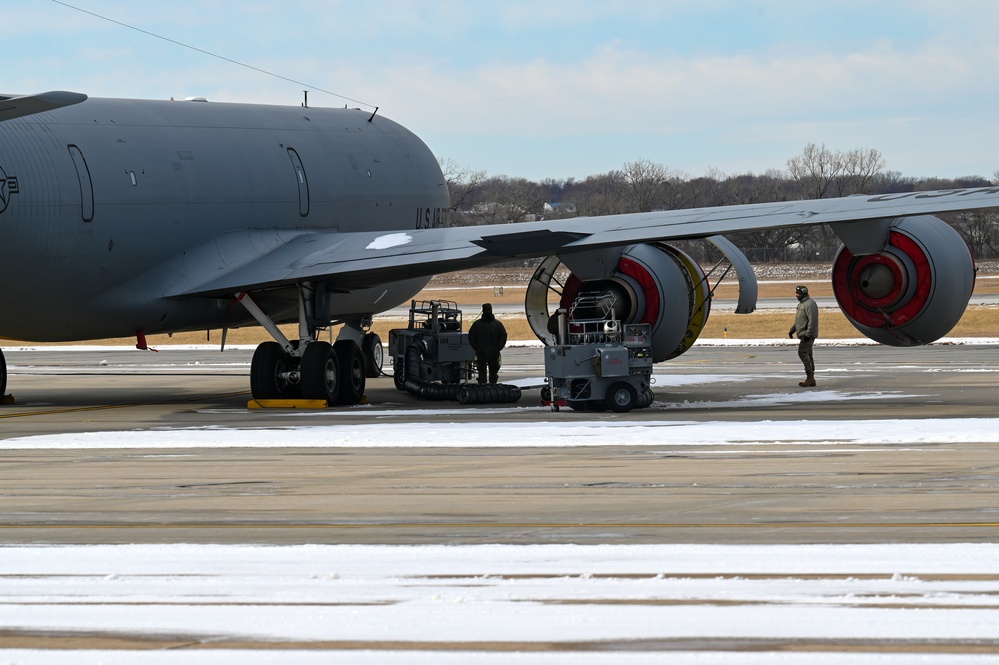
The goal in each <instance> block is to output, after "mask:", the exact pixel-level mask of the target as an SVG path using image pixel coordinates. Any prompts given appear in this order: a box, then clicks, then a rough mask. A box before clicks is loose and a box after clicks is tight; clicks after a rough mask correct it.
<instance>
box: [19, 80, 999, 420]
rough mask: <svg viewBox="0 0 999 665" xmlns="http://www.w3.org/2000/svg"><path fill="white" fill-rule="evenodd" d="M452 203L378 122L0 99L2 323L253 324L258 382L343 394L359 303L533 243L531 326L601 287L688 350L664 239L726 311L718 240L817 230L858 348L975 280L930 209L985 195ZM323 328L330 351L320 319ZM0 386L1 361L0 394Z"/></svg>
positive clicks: (938, 328)
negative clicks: (486, 222)
mask: <svg viewBox="0 0 999 665" xmlns="http://www.w3.org/2000/svg"><path fill="white" fill-rule="evenodd" d="M449 206H450V201H449V195H448V188H447V185H446V183H445V180H444V176H443V175H442V173H441V169H440V166H439V164H438V161H437V159H436V158H435V157H434V155H433V153H432V152H431V151H430V149H429V148H428V147H427V146H426V145H425V144H424V143H423V142H422V141H421V140H420V139H419V138H418V137H417V136H416V135H415V134H413V133H412V132H410V131H409V130H407V129H405V128H404V127H402V126H400V125H399V124H397V123H395V122H393V121H391V120H389V119H387V118H385V117H382V116H380V115H378V114H377V113H374V114H373V113H370V112H368V111H362V110H359V109H346V108H343V109H331V108H308V107H297V106H295V107H280V106H270V105H257V104H229V103H214V102H206V101H204V100H191V101H166V100H164V101H153V100H128V99H96V98H94V99H90V98H88V97H87V96H86V95H84V94H80V93H73V92H61V91H55V92H46V93H42V94H34V95H0V284H2V288H0V338H6V339H17V340H30V341H72V340H85V339H97V338H106V337H121V336H135V337H136V339H137V346H138V347H140V348H143V347H145V346H146V344H145V336H146V335H148V334H153V333H168V332H178V331H186V330H211V329H223V330H226V329H229V328H234V327H240V326H247V325H254V324H260V325H262V326H264V327H265V328H266V329H267V330H268V331H269V332H270V334H271V335H272V337H273V338H274V341H268V342H264V343H262V344H260V346H259V347H258V348H257V349H256V351H255V353H254V355H253V360H252V364H251V370H250V384H251V390H252V393H253V395H254V397H256V398H278V397H283V396H301V397H307V398H316V399H326V400H327V401H328V402H329V403H331V404H353V403H356V402H357V401H358V400H359V399H360V398H361V396H362V394H363V392H364V385H365V378H366V377H367V376H369V375H371V374H373V373H377V370H378V369H379V367H380V363H381V360H380V358H381V353H382V349H381V342H380V340H378V339H377V336H375V335H374V334H373V333H371V332H367V330H368V325H369V323H370V320H371V317H372V316H374V315H375V314H377V313H379V312H383V311H385V310H388V309H390V308H393V307H396V306H398V305H400V304H402V303H406V302H408V301H409V300H410V299H411V298H412V297H413V296H414V295H415V294H417V293H418V292H419V291H420V290H421V289H422V288H423V287H424V286H425V285H426V284H427V283H428V281H429V279H430V278H431V277H432V276H433V275H434V274H437V273H440V272H449V271H454V270H461V269H467V268H474V267H477V266H485V265H489V264H494V263H499V262H503V261H509V260H512V259H519V258H528V257H547V258H545V259H544V260H543V261H542V262H541V265H540V267H539V268H538V270H537V272H536V273H535V274H534V276H533V278H532V279H531V281H530V283H529V285H528V295H527V302H526V309H527V317H528V320H529V321H530V323H531V326H532V328H533V329H534V331H535V332H536V333H537V334H538V336H539V337H540V338H541V339H543V340H545V341H551V340H552V337H551V335H552V333H551V332H550V331H549V319H550V317H551V315H552V313H551V311H549V309H550V307H549V304H548V300H549V293H550V292H551V291H552V290H555V291H556V292H557V293H558V298H561V304H565V303H566V302H570V301H571V298H573V297H574V296H575V295H576V294H578V293H579V292H580V291H581V290H582V289H586V290H587V292H589V291H594V290H597V291H604V292H607V293H612V294H613V295H614V297H615V298H616V301H617V307H618V308H619V316H620V318H621V319H622V320H623V322H625V323H626V322H629V321H634V322H645V323H650V324H651V326H652V329H653V331H654V332H653V355H654V359H655V360H656V361H662V360H666V359H669V358H671V357H674V356H676V355H678V354H679V353H682V352H683V351H684V350H686V349H687V348H689V346H690V345H691V344H693V342H694V340H695V339H696V338H697V335H698V333H699V332H700V330H701V328H702V327H703V325H704V322H705V321H706V318H707V312H708V309H709V306H710V298H711V289H710V288H709V287H708V286H707V280H706V276H705V272H704V270H703V269H702V268H701V267H700V266H699V265H698V264H697V263H696V262H694V261H693V260H692V259H691V258H690V257H689V256H688V255H687V254H685V253H684V252H682V251H680V250H679V249H677V248H676V247H673V246H671V245H669V244H668V243H667V242H666V241H669V240H674V241H675V240H681V239H708V240H710V241H711V242H714V243H715V244H716V245H717V246H718V247H719V248H720V249H721V250H722V251H723V252H724V253H725V254H726V255H727V256H728V258H729V260H730V262H731V265H732V266H734V267H735V268H736V271H737V273H738V279H739V282H740V285H741V287H742V293H741V294H740V305H739V310H740V311H744V312H745V311H751V310H752V309H753V307H754V306H755V298H756V282H755V277H754V276H753V273H752V268H751V266H749V264H748V261H746V260H745V257H744V256H742V254H741V253H740V252H739V251H738V250H737V249H736V248H735V247H734V245H732V244H731V243H730V242H728V241H726V240H725V239H724V238H723V237H722V236H721V235H720V234H723V233H732V232H738V231H747V230H758V229H765V228H775V227H784V226H796V225H809V224H829V225H831V227H832V228H833V230H834V231H835V232H836V233H837V234H838V235H839V237H840V238H841V240H842V241H843V243H844V247H843V248H842V249H841V250H840V253H839V254H838V255H837V257H836V259H835V262H834V265H833V271H832V272H833V274H832V281H833V286H834V290H835V294H836V297H837V300H838V303H839V305H840V306H841V308H842V309H843V310H844V312H845V314H846V316H847V317H848V318H849V319H850V320H851V321H852V322H853V323H854V325H855V326H856V327H857V328H858V329H859V330H860V331H861V332H863V333H864V334H866V335H867V336H869V337H871V338H872V339H874V340H876V341H879V342H882V343H885V344H891V345H915V344H926V343H929V342H932V341H934V340H936V339H938V338H939V337H941V336H942V335H944V334H946V333H947V332H948V331H949V330H950V329H951V328H952V327H953V326H954V325H955V324H956V323H957V321H958V319H959V318H960V317H961V314H962V313H963V311H964V309H965V306H966V305H967V302H968V299H969V298H970V295H971V292H972V288H973V285H974V277H975V265H974V259H973V258H972V256H971V253H970V251H969V249H968V247H967V245H966V244H965V243H964V241H963V240H962V239H961V237H960V236H959V235H958V234H957V232H956V231H954V230H953V229H952V228H951V227H950V226H948V225H947V224H945V223H944V222H942V221H941V220H939V219H938V218H936V217H933V216H931V215H930V213H935V212H943V211H954V210H967V209H974V208H987V207H999V187H993V188H977V189H965V190H947V191H938V192H917V193H904V194H892V195H883V196H852V197H847V198H838V199H822V200H808V201H793V202H780V203H766V204H756V205H741V206H723V207H713V208H699V209H692V210H672V211H662V212H650V213H639V214H627V215H610V216H602V217H580V218H575V219H568V220H559V221H540V222H525V223H520V224H509V225H502V226H487V227H453V226H451V225H450V224H449ZM560 269H561V270H562V272H559V271H560ZM565 270H568V271H569V274H570V276H569V277H568V279H565V280H563V279H562V278H561V277H556V275H557V274H558V275H562V274H564V272H565ZM556 299H557V298H556ZM288 322H291V323H293V322H298V335H297V339H288V338H287V337H286V336H285V335H284V334H283V333H282V331H281V330H280V329H279V328H278V325H279V324H282V323H288ZM334 325H341V326H342V327H341V328H340V332H339V333H338V337H337V339H336V341H335V343H332V344H331V343H330V342H327V341H324V340H322V339H321V332H322V331H325V330H327V329H330V328H331V326H334ZM6 380H7V372H6V366H5V364H4V362H3V355H2V353H0V396H2V395H3V394H4V391H5V389H6Z"/></svg>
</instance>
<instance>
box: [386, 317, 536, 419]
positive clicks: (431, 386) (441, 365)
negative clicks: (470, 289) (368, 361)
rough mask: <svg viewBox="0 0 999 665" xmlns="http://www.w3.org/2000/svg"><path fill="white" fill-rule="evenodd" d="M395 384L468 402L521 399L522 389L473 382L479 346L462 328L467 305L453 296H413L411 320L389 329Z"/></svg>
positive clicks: (420, 393) (439, 397) (426, 395)
mask: <svg viewBox="0 0 999 665" xmlns="http://www.w3.org/2000/svg"><path fill="white" fill-rule="evenodd" d="M389 353H390V354H391V356H392V364H393V366H394V375H395V387H396V388H398V389H399V390H405V391H406V392H409V393H411V394H413V395H416V396H417V397H422V398H423V399H430V400H444V401H458V402H461V403H462V404H484V403H490V402H492V403H495V402H516V401H517V400H519V399H520V397H521V391H520V388H518V387H516V386H507V385H503V384H496V385H491V386H487V385H480V384H477V383H469V381H470V380H471V379H472V376H473V375H474V369H473V363H474V361H475V351H474V349H472V346H471V345H470V344H469V343H468V333H467V332H464V331H463V330H462V321H461V310H460V309H458V305H457V304H456V303H454V302H451V301H449V300H413V301H412V302H411V303H410V308H409V325H408V326H407V327H406V328H397V329H394V330H390V331H389Z"/></svg>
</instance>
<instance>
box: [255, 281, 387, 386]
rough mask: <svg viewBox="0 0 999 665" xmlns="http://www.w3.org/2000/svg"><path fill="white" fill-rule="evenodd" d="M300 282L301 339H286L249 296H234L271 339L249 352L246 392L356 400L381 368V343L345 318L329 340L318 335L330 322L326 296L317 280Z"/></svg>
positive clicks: (359, 324) (358, 323) (354, 322)
mask: <svg viewBox="0 0 999 665" xmlns="http://www.w3.org/2000/svg"><path fill="white" fill-rule="evenodd" d="M319 286H320V288H317V287H316V286H315V285H300V286H299V339H297V340H289V339H288V338H287V337H285V335H284V334H283V333H282V332H281V330H280V329H279V328H278V327H277V325H275V324H274V322H273V321H271V319H270V318H269V317H268V316H267V315H266V314H265V313H264V312H263V310H261V309H260V307H259V306H258V305H257V304H256V303H255V302H254V301H253V300H252V298H251V297H250V295H249V294H247V293H242V294H240V295H239V296H238V297H237V299H238V300H239V301H240V302H241V303H242V304H243V306H244V307H246V309H247V311H249V312H250V314H252V315H253V317H254V318H255V319H257V321H258V322H259V323H260V324H261V325H262V326H263V327H264V328H266V329H267V331H268V332H269V333H270V334H271V336H272V337H273V338H274V339H275V341H272V342H264V343H262V344H261V345H260V346H258V347H257V350H256V351H255V352H254V353H253V360H252V361H251V364H250V392H251V393H252V394H253V398H254V399H256V400H273V399H308V400H323V401H326V402H327V403H328V404H329V405H330V406H332V405H346V406H350V405H354V404H358V403H360V402H361V400H362V399H363V397H364V388H365V384H366V379H367V377H369V376H371V377H374V376H378V375H379V374H381V370H382V358H383V353H382V343H381V340H380V339H379V338H378V335H376V334H374V333H371V332H368V333H364V332H363V330H362V327H361V321H360V320H358V321H348V322H346V323H345V324H344V326H343V327H342V328H341V330H340V334H339V336H338V338H337V340H336V342H334V343H333V344H330V343H329V342H325V341H321V340H319V339H317V338H316V337H317V334H318V333H319V332H320V331H321V330H322V329H325V328H327V327H329V325H330V323H331V322H330V317H329V304H328V303H329V301H328V298H327V297H326V295H325V289H323V288H321V287H322V285H319Z"/></svg>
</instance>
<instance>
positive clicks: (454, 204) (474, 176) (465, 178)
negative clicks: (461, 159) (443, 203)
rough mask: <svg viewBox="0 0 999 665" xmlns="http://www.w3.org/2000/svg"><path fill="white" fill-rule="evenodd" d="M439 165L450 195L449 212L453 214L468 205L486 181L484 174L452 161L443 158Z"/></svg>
mask: <svg viewBox="0 0 999 665" xmlns="http://www.w3.org/2000/svg"><path fill="white" fill-rule="evenodd" d="M440 165H441V171H443V172H444V182H446V183H447V189H448V193H449V194H450V195H451V210H452V212H454V211H457V210H458V209H460V208H461V207H462V206H465V205H467V204H468V202H469V201H470V200H471V198H472V197H473V195H474V194H475V192H476V191H477V190H478V189H479V187H480V186H481V185H482V182H483V181H484V180H485V179H486V172H485V171H473V170H472V169H470V168H468V167H464V166H459V165H458V163H457V162H455V161H454V160H452V159H446V158H443V157H442V158H441V159H440Z"/></svg>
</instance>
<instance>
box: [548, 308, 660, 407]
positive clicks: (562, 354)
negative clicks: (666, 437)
mask: <svg viewBox="0 0 999 665" xmlns="http://www.w3.org/2000/svg"><path fill="white" fill-rule="evenodd" d="M557 316H558V336H557V342H558V343H557V344H553V345H547V346H545V352H544V353H545V376H546V377H547V381H548V387H547V388H546V389H545V390H544V391H542V392H543V395H542V399H543V400H544V401H545V402H548V403H549V404H550V406H551V409H552V411H558V410H559V405H560V404H563V403H564V404H566V405H567V406H569V407H570V408H572V409H575V410H577V411H582V410H587V409H589V410H591V411H603V410H605V409H611V410H612V411H617V412H621V413H623V412H626V411H631V410H632V409H642V408H645V407H647V406H649V405H651V404H652V401H653V394H652V390H651V387H650V386H651V382H652V337H651V336H652V327H651V326H650V325H649V324H647V323H629V324H625V325H624V326H622V325H621V322H620V321H619V320H618V319H616V318H614V299H613V297H612V296H609V295H608V294H606V293H581V294H579V296H577V298H576V300H575V301H574V302H573V304H572V307H571V308H570V309H569V310H568V311H566V310H565V309H560V310H559V311H558V314H557Z"/></svg>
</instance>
